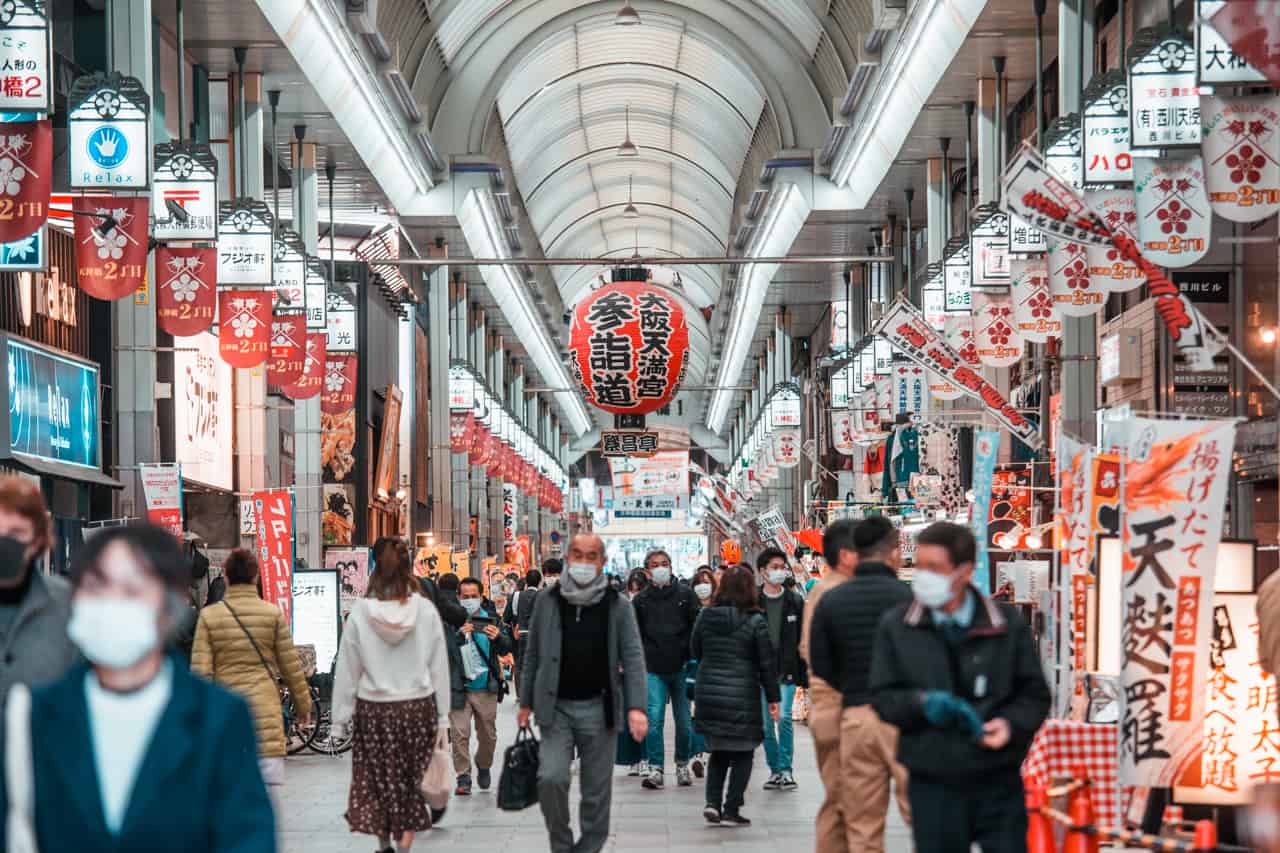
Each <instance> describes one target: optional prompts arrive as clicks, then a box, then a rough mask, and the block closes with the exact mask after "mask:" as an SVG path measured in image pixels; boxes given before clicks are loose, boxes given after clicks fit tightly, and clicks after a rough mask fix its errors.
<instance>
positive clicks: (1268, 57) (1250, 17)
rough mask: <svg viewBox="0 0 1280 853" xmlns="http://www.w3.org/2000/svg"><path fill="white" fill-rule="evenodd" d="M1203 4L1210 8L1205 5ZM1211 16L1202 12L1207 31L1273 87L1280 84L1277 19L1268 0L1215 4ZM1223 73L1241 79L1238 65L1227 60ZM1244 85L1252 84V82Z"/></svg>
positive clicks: (1208, 12)
mask: <svg viewBox="0 0 1280 853" xmlns="http://www.w3.org/2000/svg"><path fill="white" fill-rule="evenodd" d="M1203 5H1205V6H1207V5H1209V4H1208V3H1207V2H1204V3H1203ZM1216 5H1217V7H1218V8H1217V9H1216V10H1215V11H1213V12H1212V13H1210V11H1209V10H1208V9H1201V10H1200V11H1201V12H1202V13H1203V16H1202V18H1201V20H1206V19H1207V20H1208V23H1209V29H1211V30H1212V32H1213V33H1215V34H1217V35H1220V36H1221V37H1222V38H1223V40H1224V41H1226V42H1227V45H1228V47H1229V48H1230V50H1232V51H1234V52H1235V54H1237V55H1238V60H1242V61H1244V62H1245V63H1247V64H1248V65H1249V67H1251V68H1253V69H1256V70H1257V71H1258V72H1259V74H1260V75H1261V76H1262V77H1263V79H1265V80H1267V81H1268V82H1270V83H1271V85H1273V86H1274V85H1276V84H1277V81H1280V51H1276V50H1275V49H1274V45H1275V44H1276V43H1277V42H1278V41H1280V19H1278V18H1277V17H1276V13H1275V12H1276V10H1275V7H1274V6H1272V4H1271V2H1270V0H1233V2H1230V3H1227V2H1218V3H1217V4H1216ZM1225 64H1226V66H1227V70H1226V73H1227V74H1232V75H1240V76H1243V72H1242V69H1241V68H1240V67H1239V66H1238V62H1237V63H1236V64H1234V65H1233V63H1232V62H1231V61H1230V57H1228V59H1227V61H1226V62H1225ZM1246 82H1254V81H1252V80H1249V81H1246Z"/></svg>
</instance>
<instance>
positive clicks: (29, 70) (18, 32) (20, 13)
mask: <svg viewBox="0 0 1280 853" xmlns="http://www.w3.org/2000/svg"><path fill="white" fill-rule="evenodd" d="M52 41H53V40H52V39H51V38H50V37H49V8H48V5H47V0H12V2H9V3H4V4H3V5H0V111H3V112H37V113H47V112H51V111H52V109H53V102H52V100H51V97H52V94H53V88H52V87H51V86H50V85H49V68H50V67H51V60H50V56H51V51H52Z"/></svg>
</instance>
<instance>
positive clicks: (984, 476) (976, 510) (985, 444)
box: [969, 429, 1025, 593]
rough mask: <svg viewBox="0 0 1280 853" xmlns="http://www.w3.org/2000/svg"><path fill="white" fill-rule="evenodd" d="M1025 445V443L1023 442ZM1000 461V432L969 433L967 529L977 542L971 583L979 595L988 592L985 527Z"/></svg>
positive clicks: (989, 578) (989, 565) (988, 520)
mask: <svg viewBox="0 0 1280 853" xmlns="http://www.w3.org/2000/svg"><path fill="white" fill-rule="evenodd" d="M1024 442H1025V439H1024ZM999 457H1000V431H999V430H995V429H979V430H974V433H973V510H972V515H971V516H970V518H969V526H970V527H971V528H972V529H973V538H974V539H976V540H978V559H977V560H975V561H974V566H973V582H974V585H975V586H977V587H978V589H980V590H982V592H983V593H989V592H991V558H990V556H989V555H988V553H987V525H988V524H990V523H991V485H992V483H993V482H994V480H995V473H996V461H997V460H998V459H999Z"/></svg>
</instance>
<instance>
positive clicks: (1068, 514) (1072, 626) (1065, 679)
mask: <svg viewBox="0 0 1280 853" xmlns="http://www.w3.org/2000/svg"><path fill="white" fill-rule="evenodd" d="M1058 459H1059V460H1060V463H1061V464H1059V466H1058V469H1057V477H1058V523H1059V525H1060V530H1061V535H1060V536H1059V537H1058V542H1060V543H1061V555H1060V560H1061V566H1062V575H1063V581H1062V583H1060V584H1059V585H1058V593H1059V599H1058V607H1059V610H1058V613H1059V615H1060V616H1061V619H1062V622H1061V626H1060V627H1061V634H1062V643H1061V645H1060V647H1059V652H1060V654H1059V657H1058V661H1057V663H1058V666H1059V669H1058V672H1057V676H1058V677H1057V690H1056V691H1055V693H1054V696H1055V699H1056V701H1057V706H1056V707H1055V711H1054V713H1055V715H1056V716H1058V717H1063V716H1065V715H1066V713H1067V710H1068V709H1069V707H1070V704H1071V699H1072V696H1074V695H1080V694H1082V693H1083V690H1084V680H1083V679H1081V680H1079V681H1077V680H1076V679H1075V674H1076V673H1083V672H1085V671H1086V670H1087V669H1088V668H1089V666H1088V658H1087V654H1088V637H1086V636H1085V630H1086V627H1087V625H1088V618H1087V616H1088V614H1087V612H1086V606H1087V592H1088V582H1089V564H1090V562H1091V561H1092V559H1093V543H1094V531H1093V520H1092V518H1091V515H1092V506H1093V489H1092V487H1091V479H1092V478H1091V474H1092V469H1093V447H1091V446H1090V445H1087V444H1082V443H1081V442H1078V441H1076V440H1075V439H1073V438H1071V437H1070V436H1067V435H1060V436H1059V437H1058ZM1068 581H1069V582H1068Z"/></svg>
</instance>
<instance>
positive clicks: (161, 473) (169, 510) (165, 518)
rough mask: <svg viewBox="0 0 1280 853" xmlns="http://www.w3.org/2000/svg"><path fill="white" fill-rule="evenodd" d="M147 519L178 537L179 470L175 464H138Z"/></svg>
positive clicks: (180, 527) (179, 521)
mask: <svg viewBox="0 0 1280 853" xmlns="http://www.w3.org/2000/svg"><path fill="white" fill-rule="evenodd" d="M138 479H140V480H141V481H142V496H143V499H144V500H145V501H146V504H147V521H148V522H149V523H151V524H154V525H155V526H156V527H159V528H161V529H163V530H167V531H169V532H170V533H172V534H173V535H174V537H176V538H177V539H179V540H181V539H182V469H181V468H180V467H179V466H177V465H139V466H138Z"/></svg>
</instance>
